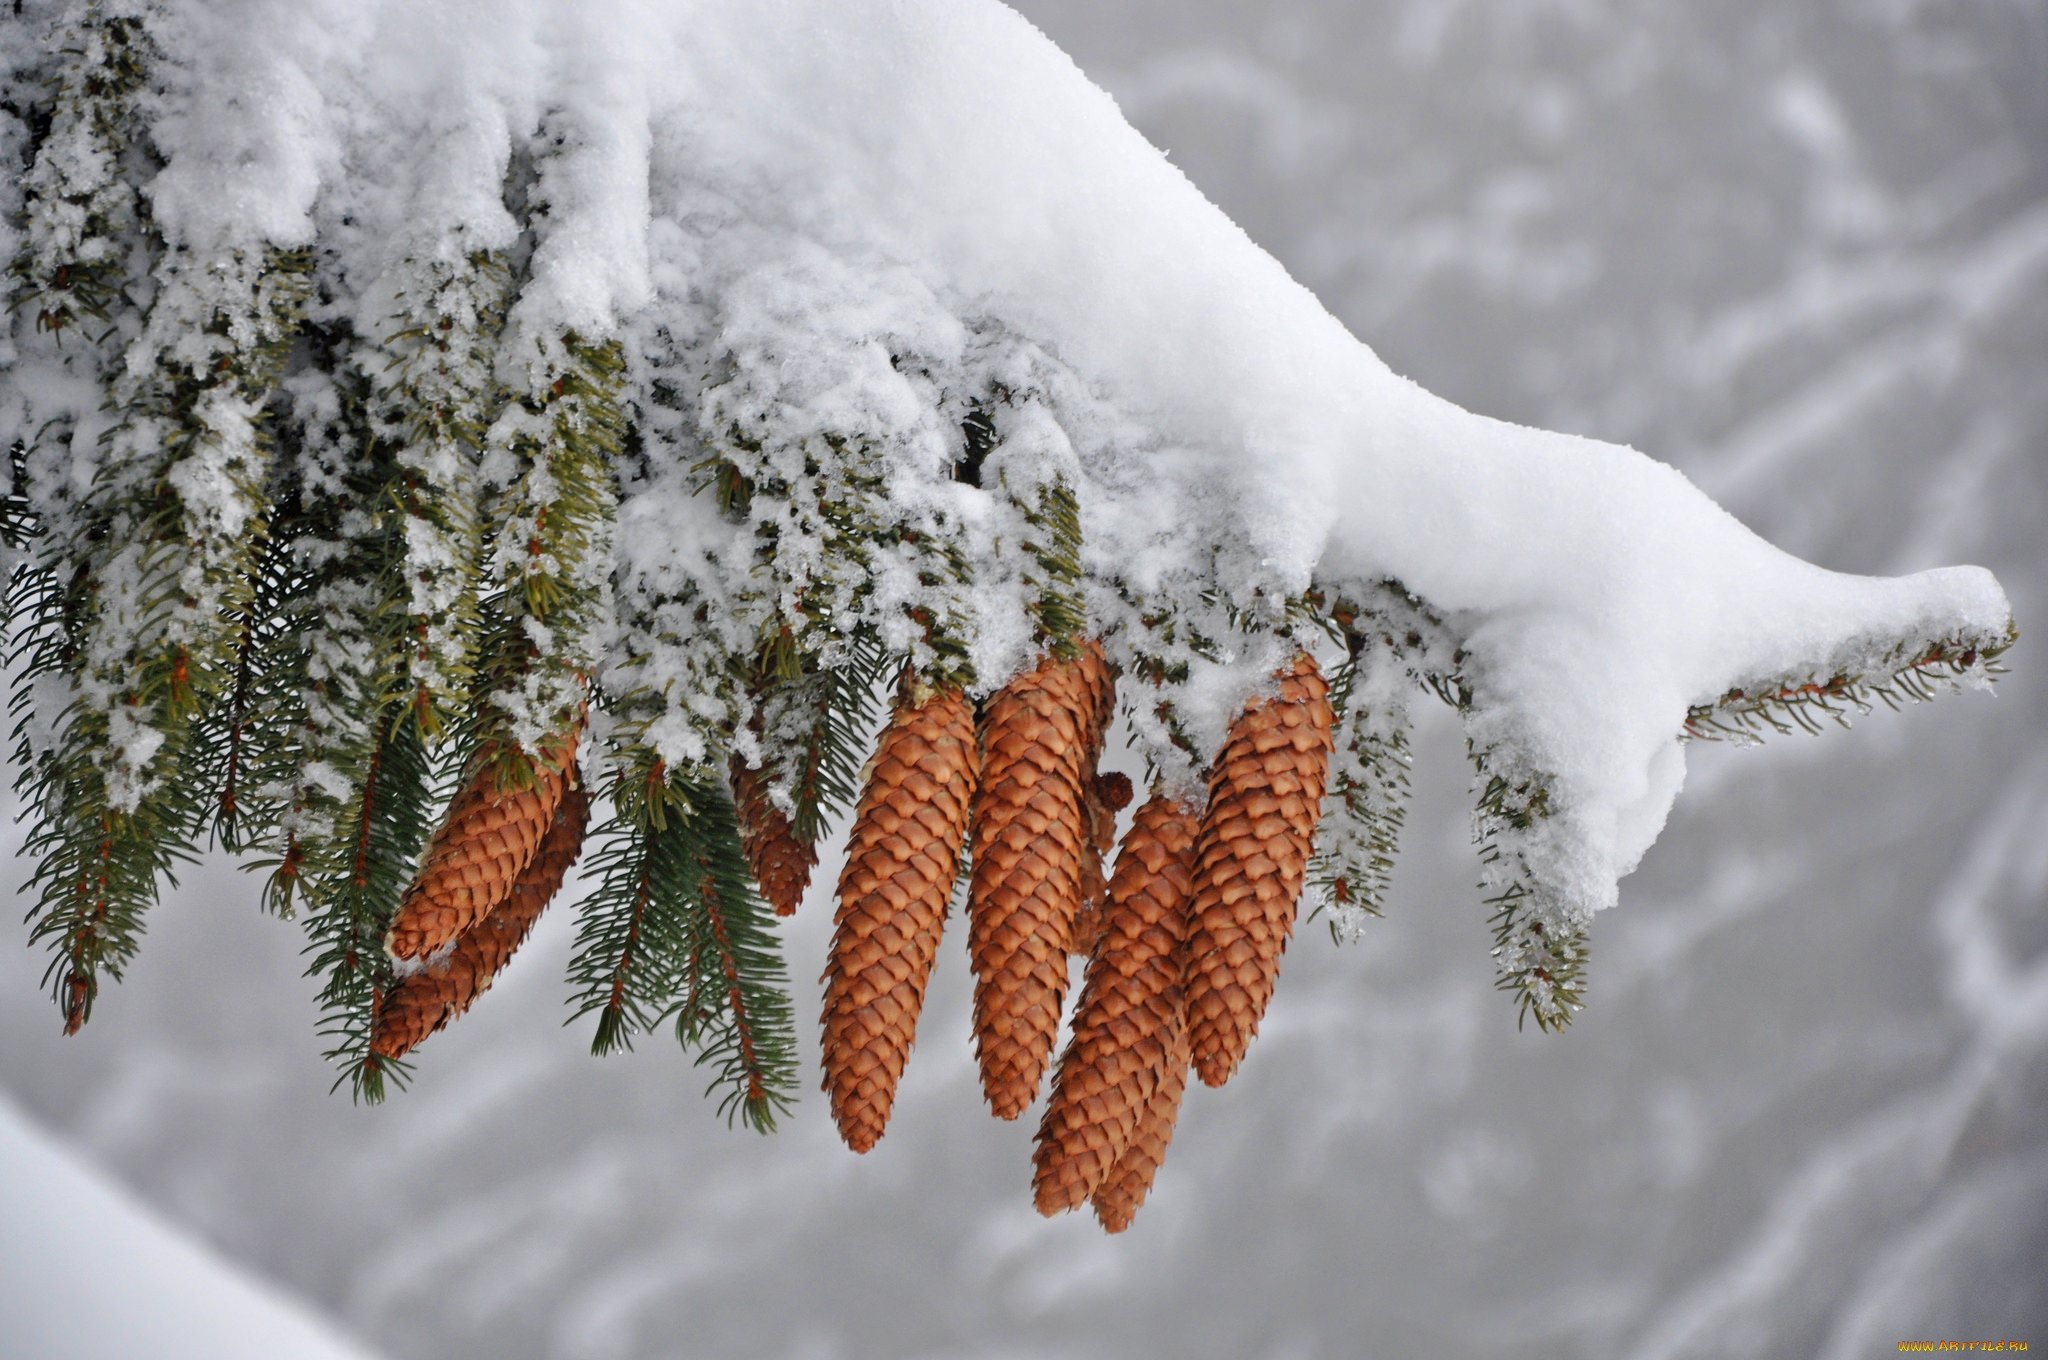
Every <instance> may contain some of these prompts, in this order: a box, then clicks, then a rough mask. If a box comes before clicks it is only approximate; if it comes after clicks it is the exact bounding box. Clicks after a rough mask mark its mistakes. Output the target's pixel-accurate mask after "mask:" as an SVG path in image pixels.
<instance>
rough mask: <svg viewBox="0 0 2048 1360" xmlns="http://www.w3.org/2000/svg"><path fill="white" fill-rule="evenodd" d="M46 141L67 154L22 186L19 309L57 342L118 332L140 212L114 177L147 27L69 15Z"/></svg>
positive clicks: (127, 135)
mask: <svg viewBox="0 0 2048 1360" xmlns="http://www.w3.org/2000/svg"><path fill="white" fill-rule="evenodd" d="M56 48H57V52H58V61H57V63H56V70H55V72H54V74H53V76H52V85H51V90H50V104H49V107H48V110H47V113H46V115H45V118H46V121H45V125H44V127H43V128H42V135H41V138H40V140H41V141H42V143H43V145H45V146H56V147H60V148H64V149H65V151H66V152H67V154H63V155H53V156H45V157H38V158H37V161H36V163H35V164H34V165H33V166H32V167H31V169H30V171H29V174H28V176H27V179H26V182H25V183H24V185H23V190H24V198H25V200H26V206H27V213H26V219H27V220H26V223H25V225H26V226H27V228H28V230H27V231H26V233H25V239H24V243H23V246H22V249H21V251H20V253H19V254H18V255H16V257H15V258H14V259H13V260H10V261H9V262H8V272H9V274H10V275H11V277H12V280H13V290H12V291H13V297H12V302H11V310H14V311H18V312H28V313H32V314H33V316H34V318H35V329H36V331H37V332H39V333H48V334H50V335H51V336H53V337H56V338H57V339H58V340H60V341H61V340H62V338H63V337H64V336H65V335H66V334H67V333H79V332H84V333H86V334H87V335H89V336H92V335H101V334H105V333H106V332H108V331H110V330H112V329H113V328H114V327H113V322H114V319H115V318H114V310H115V304H116V303H117V302H118V301H119V300H120V298H121V296H122V293H123V291H124V289H125V288H126V285H127V281H128V280H127V275H128V254H129V243H128V242H129V237H130V236H131V234H132V233H133V232H134V231H135V229H136V227H137V226H138V219H139V216H140V212H141V207H140V204H139V202H138V199H137V195H136V193H135V190H134V187H133V185H132V184H130V183H129V182H128V181H127V180H126V179H125V178H123V177H121V176H120V175H117V174H115V173H113V168H114V167H115V166H116V165H117V164H118V163H119V161H120V160H121V158H122V157H123V156H124V155H126V154H129V150H130V147H131V144H132V142H133V141H134V138H135V127H134V122H135V97H136V95H137V94H139V93H140V92H141V90H142V88H143V85H144V83H145V82H146V81H147V79H148V75H149V69H150V66H151V64H152V61H153V59H154V57H155V52H154V48H153V45H152V43H151V41H150V38H149V34H148V32H147V30H145V29H144V27H143V25H142V22H141V21H140V20H139V19H137V18H135V17H134V16H132V15H122V14H108V13H106V12H105V10H104V9H103V8H102V7H101V6H98V5H91V6H85V7H82V8H81V9H80V10H79V11H77V12H76V13H75V14H74V15H71V16H67V18H66V22H65V25H64V28H63V29H62V30H61V31H60V32H59V34H58V35H57V38H56Z"/></svg>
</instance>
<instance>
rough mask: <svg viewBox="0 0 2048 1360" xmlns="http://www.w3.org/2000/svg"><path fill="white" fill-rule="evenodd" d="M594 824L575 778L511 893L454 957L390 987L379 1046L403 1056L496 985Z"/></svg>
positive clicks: (378, 1018) (373, 1025)
mask: <svg viewBox="0 0 2048 1360" xmlns="http://www.w3.org/2000/svg"><path fill="white" fill-rule="evenodd" d="M589 823H590V796H589V795H588V794H586V793H585V792H584V791H583V790H582V788H581V787H579V786H577V785H574V784H572V785H570V786H569V787H568V788H566V789H564V790H563V792H562V799H561V802H560V803H558V804H556V806H555V818H554V823H553V824H552V825H551V826H549V827H548V832H547V835H545V836H543V837H542V838H541V843H540V848H539V849H538V850H537V851H535V852H534V856H533V858H532V860H530V861H528V863H527V865H526V867H525V869H523V870H521V871H520V874H519V878H518V880H517V881H516V882H514V883H513V885H512V892H511V895H510V896H508V897H507V898H506V899H505V901H504V902H503V903H502V904H500V905H499V907H498V909H497V910H496V911H494V912H492V913H491V914H490V915H489V916H486V917H485V918H484V919H483V920H481V921H479V922H478V923H477V924H476V925H475V926H473V927H472V928H471V929H469V930H468V931H466V932H464V933H463V935H462V937H461V938H460V939H458V940H456V942H455V948H453V949H451V950H450V951H449V952H448V957H446V958H445V959H438V960H436V961H435V962H433V963H430V964H428V965H427V966H426V967H425V968H422V969H421V970H420V971H419V972H417V973H410V974H407V975H406V976H405V977H402V978H400V979H398V981H397V982H396V983H395V984H393V986H392V988H391V990H390V991H388V992H386V993H385V994H384V996H383V998H382V999H381V1000H380V1001H379V1003H378V1005H377V1011H376V1014H375V1015H374V1016H373V1017H372V1018H371V1021H370V1051H371V1052H372V1053H374V1054H376V1055H377V1056H378V1057H380V1058H403V1057H404V1056H405V1055H406V1054H408V1053H410V1052H411V1051H412V1050H413V1049H414V1048H416V1047H418V1046H419V1044H420V1043H421V1042H423V1041H424V1040H425V1039H426V1037H427V1036H428V1035H430V1034H432V1033H434V1032H435V1031H437V1030H439V1029H442V1028H443V1027H445V1026H446V1025H447V1024H448V1022H449V1021H451V1020H453V1019H454V1018H455V1017H456V1016H458V1015H461V1014H462V1013H463V1012H464V1011H466V1010H468V1009H469V1008H470V1007H471V1006H472V1005H473V1004H475V1002H476V999H477V998H478V997H480V996H482V995H483V994H484V993H485V992H487V991H489V990H490V988H491V980H492V979H493V978H495V977H496V976H497V975H498V972H499V970H501V969H502V968H504V966H505V965H506V964H507V963H510V962H511V961H512V955H513V953H514V952H515V951H517V950H518V948H519V946H520V945H521V944H523V943H525V940H526V937H527V934H528V933H529V932H530V931H532V929H533V923H534V922H535V921H538V920H539V919H540V914H541V912H542V910H543V909H545V908H546V906H547V904H548V903H549V902H550V901H552V900H553V899H554V896H555V894H556V893H557V892H559V891H560V890H561V887H562V881H563V880H564V879H566V878H567V877H568V876H569V870H570V869H571V868H573V867H574V866H575V863H576V857H577V856H578V855H580V854H582V853H583V833H584V831H585V829H586V828H587V827H588V826H589Z"/></svg>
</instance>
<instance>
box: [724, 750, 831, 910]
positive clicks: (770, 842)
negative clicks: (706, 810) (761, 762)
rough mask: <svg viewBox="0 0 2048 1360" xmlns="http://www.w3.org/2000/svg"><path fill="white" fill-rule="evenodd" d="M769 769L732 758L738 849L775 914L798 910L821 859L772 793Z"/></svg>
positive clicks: (816, 850) (738, 758) (814, 847)
mask: <svg viewBox="0 0 2048 1360" xmlns="http://www.w3.org/2000/svg"><path fill="white" fill-rule="evenodd" d="M768 784H769V780H768V772H767V771H766V770H757V769H755V768H753V767H752V766H750V765H748V764H747V763H746V761H744V760H742V759H741V758H740V757H738V756H734V757H733V758H732V796H733V805H734V807H735V808H736V809H737V811H738V812H739V819H740V849H742V850H744V851H745V852H746V856H747V864H748V866H749V867H750V868H752V869H753V871H754V882H755V883H757V884H759V885H760V888H761V896H762V897H764V898H766V899H767V901H768V904H769V905H770V906H772V907H774V908H775V914H776V915H777V916H794V915H796V908H797V904H798V903H799V902H801V901H803V900H804V889H805V888H807V887H809V886H810V883H811V870H812V869H814V868H816V867H817V864H818V847H817V846H815V845H812V844H810V843H808V842H806V841H802V840H799V839H797V834H796V828H795V827H793V826H791V825H790V822H789V815H788V814H787V813H785V812H784V811H783V810H782V809H781V808H779V807H777V806H775V800H774V799H772V798H771V797H769V794H768Z"/></svg>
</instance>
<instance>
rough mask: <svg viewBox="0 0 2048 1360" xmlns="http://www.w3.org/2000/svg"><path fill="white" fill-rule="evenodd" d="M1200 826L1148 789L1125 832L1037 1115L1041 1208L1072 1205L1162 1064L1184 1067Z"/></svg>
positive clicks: (1121, 1137)
mask: <svg viewBox="0 0 2048 1360" xmlns="http://www.w3.org/2000/svg"><path fill="white" fill-rule="evenodd" d="M1195 829H1196V818H1195V814H1194V812H1193V810H1192V809H1190V808H1188V807H1186V806H1185V805H1183V804H1182V803H1180V802H1179V801H1177V800H1175V799H1171V798H1166V797H1154V798H1153V799H1152V800H1151V801H1149V802H1147V803H1146V804H1145V805H1144V806H1143V807H1141V808H1139V809H1138V813H1137V816H1136V818H1134V819H1133V821H1132V823H1131V829H1130V832H1129V834H1128V835H1126V836H1125V837H1124V844H1123V850H1122V852H1121V853H1120V854H1119V855H1118V856H1117V861H1116V876H1115V878H1114V879H1113V880H1112V882H1111V884H1110V890H1109V909H1108V912H1107V922H1106V925H1105V928H1104V930H1103V933H1102V940H1101V944H1100V946H1099V947H1098V948H1097V949H1096V951H1095V953H1094V956H1093V957H1091V958H1090V959H1089V961H1088V975H1087V980H1086V981H1085V983H1084V984H1083V986H1082V989H1081V1003H1080V1005H1079V1006H1078V1007H1077V1008H1076V1009H1075V1011H1074V1032H1073V1037H1072V1038H1071V1039H1069V1040H1068V1042H1067V1048H1066V1051H1065V1052H1064V1053H1062V1054H1061V1055H1060V1065H1059V1070H1058V1072H1057V1073H1056V1074H1055V1076H1054V1078H1053V1088H1052V1099H1051V1101H1050V1102H1049V1103H1048V1104H1047V1106H1046V1110H1045V1118H1044V1120H1043V1121H1042V1122H1041V1123H1040V1124H1039V1126H1038V1148H1037V1152H1036V1154H1035V1155H1034V1158H1033V1161H1034V1163H1035V1171H1036V1174H1035V1175H1034V1176H1033V1178H1032V1190H1033V1193H1034V1196H1035V1198H1036V1200H1037V1203H1038V1212H1040V1213H1041V1214H1055V1213H1058V1212H1059V1211H1061V1210H1062V1209H1075V1208H1079V1207H1080V1205H1081V1203H1082V1201H1084V1200H1086V1199H1087V1198H1088V1196H1089V1195H1090V1194H1092V1193H1093V1192H1094V1191H1095V1190H1096V1189H1097V1188H1098V1187H1099V1186H1101V1185H1102V1184H1103V1182H1104V1181H1105V1180H1106V1179H1107V1177H1108V1176H1109V1174H1110V1171H1111V1169H1112V1168H1113V1167H1114V1166H1115V1165H1116V1163H1117V1161H1118V1159H1119V1158H1121V1157H1122V1156H1123V1154H1124V1151H1125V1149H1126V1148H1128V1147H1129V1146H1130V1144H1131V1140H1132V1138H1133V1137H1134V1136H1135V1134H1136V1133H1137V1130H1138V1125H1139V1121H1140V1118H1141V1116H1142V1115H1144V1113H1145V1112H1146V1111H1147V1110H1148V1109H1149V1108H1150V1104H1151V1099H1152V1095H1153V1092H1154V1091H1155V1090H1156V1089H1157V1088H1158V1086H1159V1084H1160V1082H1161V1081H1162V1080H1163V1079H1165V1077H1166V1075H1167V1072H1168V1069H1169V1068H1171V1067H1174V1066H1178V1068H1179V1069H1180V1070H1181V1071H1182V1072H1183V1073H1184V1072H1185V1070H1186V1067H1187V1058H1186V1056H1185V1047H1186V1045H1185V1042H1184V1040H1182V1039H1181V1038H1180V1036H1179V1031H1180V1029H1181V1027H1182V1018H1181V1017H1182V1002H1181V968H1182V966H1183V963H1184V960H1185V945H1186V934H1187V912H1188V900H1189V894H1190V890H1191V888H1192V885H1193V879H1194V859H1195V856H1194V850H1195ZM1176 1052H1178V1053H1179V1054H1180V1055H1181V1056H1179V1058H1178V1059H1177V1061H1176V1060H1175V1056H1174V1055H1175V1053H1176Z"/></svg>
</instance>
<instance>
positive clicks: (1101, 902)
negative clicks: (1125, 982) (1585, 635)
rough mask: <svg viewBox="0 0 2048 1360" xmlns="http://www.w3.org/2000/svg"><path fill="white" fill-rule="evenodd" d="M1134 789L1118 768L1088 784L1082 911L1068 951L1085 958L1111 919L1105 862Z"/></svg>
mask: <svg viewBox="0 0 2048 1360" xmlns="http://www.w3.org/2000/svg"><path fill="white" fill-rule="evenodd" d="M1132 792H1133V790H1132V788H1131V777H1130V776H1129V775H1127V774H1120V773H1117V772H1114V771H1112V772H1111V773H1109V774H1099V775H1096V776H1095V778H1094V779H1092V780H1090V781H1089V784H1088V797H1087V800H1086V803H1085V806H1086V808H1087V813H1088V840H1087V843H1086V844H1084V845H1083V846H1082V848H1081V910H1080V912H1079V914H1077V915H1076V916H1075V917H1074V934H1073V938H1072V939H1071V940H1069V941H1068V942H1067V949H1068V952H1069V953H1072V954H1078V955H1080V956H1081V957H1083V958H1090V957H1092V956H1093V955H1094V953H1095V942H1096V941H1097V940H1098V939H1100V938H1101V936H1102V928H1103V925H1104V924H1105V923H1106V921H1107V919H1108V918H1107V916H1106V915H1105V914H1104V908H1105V907H1107V906H1108V904H1109V879H1108V878H1107V877H1106V876H1105V875H1104V873H1103V863H1104V861H1106V860H1107V859H1108V858H1109V852H1110V851H1111V850H1113V849H1115V848H1116V815H1117V814H1118V813H1119V812H1122V811H1123V810H1124V809H1125V808H1127V807H1129V806H1130V805H1131V794H1132Z"/></svg>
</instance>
